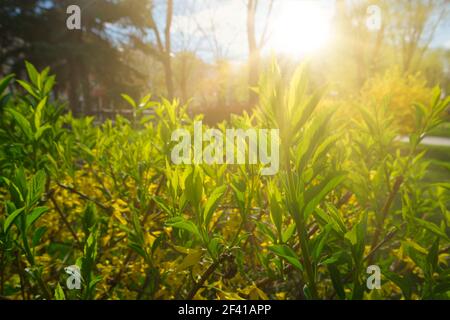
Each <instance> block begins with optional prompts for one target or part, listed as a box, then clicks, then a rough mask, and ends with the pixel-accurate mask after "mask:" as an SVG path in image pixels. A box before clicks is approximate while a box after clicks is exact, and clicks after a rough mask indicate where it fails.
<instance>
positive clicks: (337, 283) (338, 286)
mask: <svg viewBox="0 0 450 320" xmlns="http://www.w3.org/2000/svg"><path fill="white" fill-rule="evenodd" d="M328 272H329V273H330V277H331V282H332V283H333V287H334V290H336V294H337V295H338V297H339V299H341V300H345V290H344V286H343V285H342V280H341V279H342V277H341V274H340V272H339V269H338V268H337V267H336V266H335V265H332V264H329V265H328Z"/></svg>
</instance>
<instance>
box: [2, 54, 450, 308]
mask: <svg viewBox="0 0 450 320" xmlns="http://www.w3.org/2000/svg"><path fill="white" fill-rule="evenodd" d="M305 68H306V65H303V66H301V67H299V68H298V69H297V70H296V71H295V72H294V75H293V77H292V79H291V80H290V81H289V82H286V79H285V78H284V77H283V75H282V74H281V72H280V69H279V67H278V66H277V64H276V63H275V62H274V63H273V65H272V67H271V69H270V70H268V72H267V73H266V74H265V75H263V77H262V78H261V82H260V86H259V88H258V91H259V95H260V102H261V103H260V106H259V108H258V109H257V110H256V111H255V113H251V114H244V115H242V116H234V117H232V118H231V120H230V122H229V123H221V124H219V125H218V130H221V132H224V130H225V129H226V128H228V127H235V128H243V129H246V128H251V127H257V128H279V129H280V138H281V143H280V153H281V154H280V159H281V165H280V171H279V173H278V174H276V175H274V176H261V175H260V173H259V172H260V171H259V169H260V168H259V166H260V165H258V164H252V165H223V164H215V165H206V164H202V165H179V166H176V165H173V164H172V163H171V160H170V153H171V149H172V147H173V142H172V141H171V133H172V131H173V130H175V129H178V128H185V129H186V130H188V131H189V132H192V130H193V125H192V124H193V120H195V119H192V118H191V117H190V116H189V115H188V113H187V111H186V106H184V105H181V104H179V102H178V101H176V100H175V101H168V100H165V99H162V100H161V101H159V102H158V101H151V100H150V98H151V96H150V95H148V96H145V97H143V98H142V99H140V100H138V101H135V100H133V99H132V98H130V97H129V96H127V95H123V98H124V99H125V100H126V101H127V102H128V103H129V104H130V105H131V106H132V107H133V110H135V115H134V117H133V119H132V120H131V121H130V120H127V119H125V118H123V117H120V116H118V117H116V118H115V119H114V121H111V120H107V121H105V122H104V123H101V124H97V125H96V124H94V123H93V118H90V117H85V118H74V117H73V116H72V115H71V114H65V115H64V114H63V113H62V111H63V108H62V107H61V106H60V104H59V103H58V102H57V101H54V100H53V99H52V95H51V91H50V90H51V87H52V85H53V83H54V78H53V77H52V76H49V74H48V73H49V71H48V69H46V70H44V71H42V72H38V71H37V70H36V69H35V68H34V67H33V66H32V65H31V64H27V65H26V69H27V70H28V78H29V81H20V82H19V84H20V85H21V86H22V87H23V89H24V91H21V92H19V93H16V94H15V95H11V94H10V93H6V88H7V84H8V83H11V81H12V80H13V77H12V76H9V77H6V78H5V79H3V80H2V81H0V97H1V98H0V103H1V106H2V110H3V111H4V114H5V116H4V117H2V118H1V119H0V155H1V157H0V159H1V160H0V168H1V171H0V172H1V184H0V199H1V200H2V208H1V213H0V254H1V257H2V259H1V264H0V268H1V270H0V272H1V274H2V275H3V276H2V277H1V280H0V281H1V282H2V283H1V286H0V288H1V290H2V292H1V293H0V295H2V296H3V295H4V296H10V297H12V298H23V299H28V298H34V299H41V298H45V299H57V300H63V299H98V298H111V299H130V298H136V299H161V298H164V299H173V298H189V299H191V298H199V299H200V298H221V299H222V298H223V299H225V298H252V299H255V298H283V297H284V298H290V299H294V298H307V299H334V298H339V299H363V298H364V299H371V298H376V297H382V298H392V299H400V298H405V299H419V298H422V299H436V298H442V299H447V298H449V297H450V296H449V295H450V288H449V286H448V283H449V280H450V278H449V273H448V270H449V267H448V266H449V260H448V257H449V255H448V248H449V245H450V239H449V232H450V230H449V224H450V211H449V209H448V208H449V204H450V189H449V187H448V183H447V182H446V181H441V182H436V181H433V182H428V181H427V180H426V179H425V175H426V174H427V172H428V170H429V161H427V160H426V158H425V157H424V154H425V152H424V151H422V147H421V146H420V142H421V141H422V139H423V137H424V136H426V135H427V133H428V132H429V131H430V130H432V129H433V128H435V127H436V126H437V125H439V123H440V122H441V119H442V113H443V112H444V110H445V108H446V107H448V104H449V99H448V98H445V99H441V97H440V95H441V93H440V91H439V89H435V90H434V92H433V101H432V103H430V104H428V105H427V104H417V106H416V109H417V113H416V115H415V117H416V118H415V123H416V125H415V128H414V130H413V132H411V133H410V135H409V138H410V139H409V142H408V143H403V142H400V141H398V139H396V138H397V136H398V135H399V133H398V128H397V126H396V124H395V122H394V121H393V119H392V116H391V113H390V112H389V111H388V108H387V104H383V103H374V104H373V105H370V106H366V105H361V106H359V107H358V108H357V109H356V110H355V112H354V114H351V115H349V116H348V119H346V121H344V122H342V121H341V119H340V118H338V117H336V116H335V115H336V112H335V106H333V105H330V106H328V107H323V106H321V105H320V101H321V99H322V97H323V96H324V95H325V94H326V87H324V88H319V89H314V88H312V87H311V86H309V84H308V82H309V81H308V76H307V73H306V71H305V70H306V69H305ZM6 96H9V98H7V99H3V98H4V97H6ZM144 109H152V111H153V112H152V113H151V115H150V116H147V117H144V116H143V113H142V112H141V111H142V110H144ZM200 118H201V117H198V118H197V119H200ZM447 169H448V168H447ZM372 264H376V265H378V266H379V267H380V269H381V271H382V288H381V290H380V291H377V292H376V293H374V292H373V291H370V290H369V289H368V288H367V287H366V279H367V277H368V274H367V273H366V270H367V267H368V266H369V265H372ZM69 265H77V266H78V267H79V268H80V272H81V277H82V288H81V289H80V290H69V289H66V288H65V287H64V282H65V280H66V278H67V275H65V274H64V273H63V272H59V271H58V270H64V267H66V266H69Z"/></svg>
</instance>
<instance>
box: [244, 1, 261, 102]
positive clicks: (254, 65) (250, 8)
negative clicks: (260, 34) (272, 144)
mask: <svg viewBox="0 0 450 320" xmlns="http://www.w3.org/2000/svg"><path fill="white" fill-rule="evenodd" d="M256 4H257V0H248V3H247V39H248V49H249V58H248V68H249V70H248V86H249V107H250V108H251V107H253V106H255V105H256V104H257V103H258V95H257V93H256V92H254V91H253V89H252V88H253V87H256V86H257V85H258V78H259V65H260V51H259V48H258V44H257V42H256V34H255V15H256Z"/></svg>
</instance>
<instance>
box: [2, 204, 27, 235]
mask: <svg viewBox="0 0 450 320" xmlns="http://www.w3.org/2000/svg"><path fill="white" fill-rule="evenodd" d="M24 209H25V208H20V209H17V210H15V211H14V212H13V213H11V214H10V215H9V216H8V217H6V220H5V224H4V225H3V231H4V232H5V233H7V232H8V230H9V228H10V226H11V224H12V223H13V222H14V221H15V220H16V218H17V217H18V216H19V215H20V214H21V213H22V212H23V210H24Z"/></svg>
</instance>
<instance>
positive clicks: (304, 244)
mask: <svg viewBox="0 0 450 320" xmlns="http://www.w3.org/2000/svg"><path fill="white" fill-rule="evenodd" d="M303 226H304V224H302V225H300V224H297V232H298V236H299V240H300V247H301V249H302V257H303V263H304V265H305V269H306V275H307V276H308V282H309V283H308V288H309V289H310V291H311V297H312V298H313V299H318V294H317V288H316V277H315V274H314V269H313V265H312V262H311V258H310V255H309V248H308V236H307V233H306V230H305V228H304V227H303Z"/></svg>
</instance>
